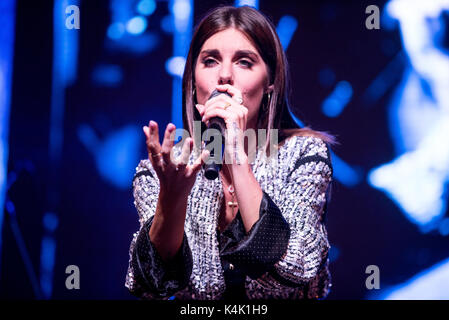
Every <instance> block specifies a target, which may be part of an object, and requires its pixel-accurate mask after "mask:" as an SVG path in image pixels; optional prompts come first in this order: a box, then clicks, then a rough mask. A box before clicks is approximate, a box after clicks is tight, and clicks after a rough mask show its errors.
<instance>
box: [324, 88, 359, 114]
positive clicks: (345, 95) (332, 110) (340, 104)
mask: <svg viewBox="0 0 449 320" xmlns="http://www.w3.org/2000/svg"><path fill="white" fill-rule="evenodd" d="M351 98H352V86H351V84H350V83H349V82H347V81H340V82H339V83H337V85H336V86H335V89H334V91H333V92H332V93H331V94H330V95H329V96H328V97H327V98H326V99H325V100H324V101H323V104H322V106H321V107H322V111H323V113H324V114H325V115H326V116H328V117H338V116H339V115H340V114H341V113H342V111H343V109H344V108H345V107H346V105H347V104H348V102H349V101H350V100H351Z"/></svg>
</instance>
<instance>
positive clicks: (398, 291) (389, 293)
mask: <svg viewBox="0 0 449 320" xmlns="http://www.w3.org/2000/svg"><path fill="white" fill-rule="evenodd" d="M448 283H449V259H446V260H444V261H442V262H440V263H438V264H436V265H435V266H433V267H431V268H428V269H427V270H424V271H422V272H420V273H419V274H417V275H415V276H414V277H412V278H411V279H410V280H408V281H407V282H405V283H402V284H400V285H397V286H394V287H392V288H389V289H385V290H384V291H382V292H380V293H379V294H377V295H373V296H372V297H370V298H371V299H381V300H445V299H449V286H448V285H447V284H448Z"/></svg>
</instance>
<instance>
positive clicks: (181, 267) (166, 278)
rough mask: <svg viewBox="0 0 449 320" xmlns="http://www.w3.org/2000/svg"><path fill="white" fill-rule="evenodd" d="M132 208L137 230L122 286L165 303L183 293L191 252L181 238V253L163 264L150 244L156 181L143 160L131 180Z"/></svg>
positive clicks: (152, 171) (156, 192)
mask: <svg viewBox="0 0 449 320" xmlns="http://www.w3.org/2000/svg"><path fill="white" fill-rule="evenodd" d="M133 195H134V205H135V207H136V209H137V213H138V215H139V222H140V230H139V231H138V232H136V233H135V234H134V235H133V239H132V241H131V246H130V252H129V266H128V272H127V275H126V282H125V286H126V287H127V288H128V289H129V290H130V292H131V293H132V294H134V295H135V296H137V297H140V298H144V299H166V298H168V297H170V296H171V295H173V294H174V293H176V292H177V291H179V290H181V289H184V287H185V286H186V285H187V283H188V280H189V278H190V274H191V271H192V257H191V251H190V248H189V245H188V242H187V238H186V235H185V234H184V238H183V242H182V245H181V249H180V250H179V251H178V253H177V254H176V256H175V257H174V258H173V259H172V260H171V261H170V262H169V263H167V262H164V261H163V260H162V258H161V257H160V255H159V254H158V252H157V250H156V249H155V247H154V246H153V244H152V243H151V241H150V236H149V229H150V227H151V223H152V221H153V218H154V213H155V211H156V204H157V198H158V195H159V181H158V179H157V176H156V173H155V171H154V169H153V168H152V166H151V163H150V162H149V161H148V160H142V161H141V162H140V163H139V166H138V167H137V170H136V175H135V176H134V179H133Z"/></svg>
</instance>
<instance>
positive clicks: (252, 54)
mask: <svg viewBox="0 0 449 320" xmlns="http://www.w3.org/2000/svg"><path fill="white" fill-rule="evenodd" d="M200 55H211V56H219V55H220V51H218V50H217V49H208V50H203V51H201V52H200ZM235 55H236V56H239V57H240V56H250V57H252V58H253V59H254V60H256V61H257V60H258V55H257V54H256V53H255V52H254V51H251V50H237V51H236V52H235Z"/></svg>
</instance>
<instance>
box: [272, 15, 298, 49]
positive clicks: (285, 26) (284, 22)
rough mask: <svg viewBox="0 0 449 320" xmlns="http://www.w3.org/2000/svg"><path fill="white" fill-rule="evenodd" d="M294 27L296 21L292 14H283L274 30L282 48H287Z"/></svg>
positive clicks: (296, 26) (296, 25) (296, 24)
mask: <svg viewBox="0 0 449 320" xmlns="http://www.w3.org/2000/svg"><path fill="white" fill-rule="evenodd" d="M296 28H298V21H297V20H296V19H295V18H294V17H292V16H283V17H282V18H281V19H280V20H279V23H278V26H277V28H276V31H277V33H278V35H279V40H280V41H281V44H282V48H284V50H287V48H288V46H289V44H290V41H291V39H292V37H293V34H294V33H295V31H296Z"/></svg>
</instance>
